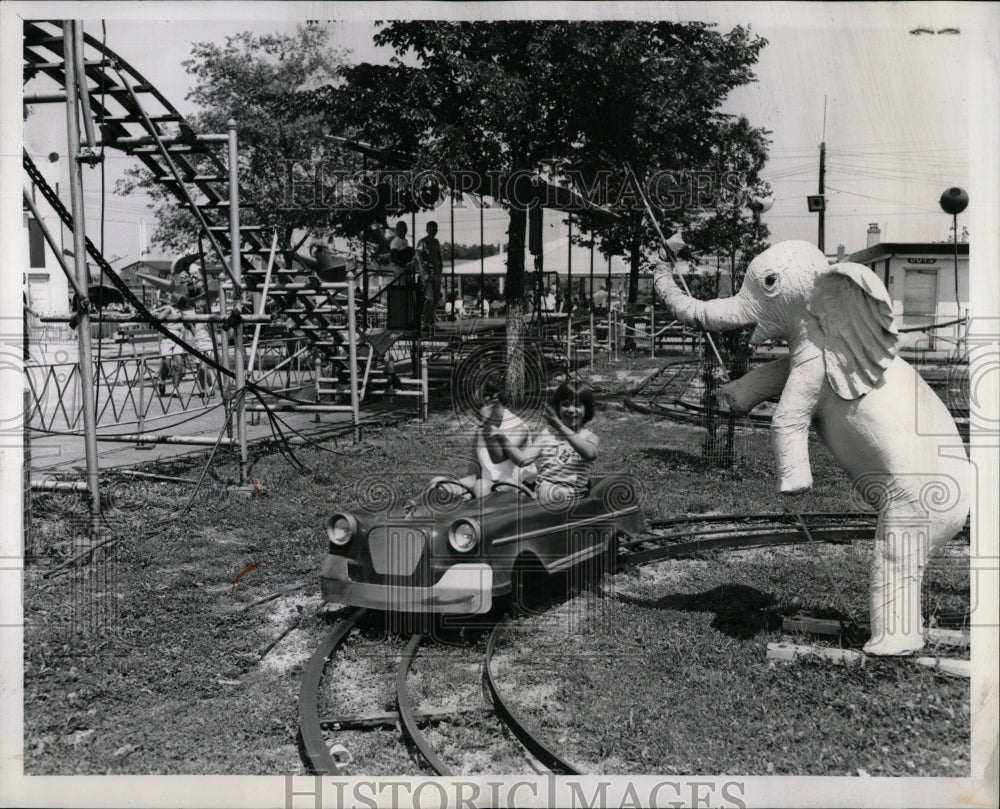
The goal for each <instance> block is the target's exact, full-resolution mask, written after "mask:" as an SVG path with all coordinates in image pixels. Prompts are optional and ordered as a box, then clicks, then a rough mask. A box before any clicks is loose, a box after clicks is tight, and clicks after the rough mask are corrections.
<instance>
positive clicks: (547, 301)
mask: <svg viewBox="0 0 1000 809" xmlns="http://www.w3.org/2000/svg"><path fill="white" fill-rule="evenodd" d="M542 311H543V312H549V313H551V312H555V311H556V293H555V291H554V290H553V289H552V287H551V286H550V287H549V288H548V289H546V290H545V294H544V295H542Z"/></svg>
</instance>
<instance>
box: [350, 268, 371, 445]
mask: <svg viewBox="0 0 1000 809" xmlns="http://www.w3.org/2000/svg"><path fill="white" fill-rule="evenodd" d="M369 350H371V349H370V348H369ZM347 355H348V358H347V362H348V364H349V372H350V377H351V420H352V421H353V422H354V443H355V444H357V443H358V442H359V441H360V440H361V403H360V402H359V401H358V329H357V317H356V314H355V311H354V273H352V272H350V271H349V272H348V273H347Z"/></svg>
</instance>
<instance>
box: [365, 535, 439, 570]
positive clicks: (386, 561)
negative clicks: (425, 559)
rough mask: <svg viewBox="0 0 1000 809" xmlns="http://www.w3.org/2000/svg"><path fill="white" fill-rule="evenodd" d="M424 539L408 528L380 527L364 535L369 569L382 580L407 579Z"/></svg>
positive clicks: (422, 550) (417, 561) (421, 553)
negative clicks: (405, 577)
mask: <svg viewBox="0 0 1000 809" xmlns="http://www.w3.org/2000/svg"><path fill="white" fill-rule="evenodd" d="M425 544H426V537H425V534H424V532H423V531H422V530H420V529H419V528H416V527H414V526H412V525H381V526H379V527H377V528H373V529H372V530H371V531H369V532H368V552H369V553H370V554H371V557H372V567H374V568H375V572H376V573H378V574H380V575H382V576H409V575H410V574H412V573H413V571H414V570H416V569H417V564H418V563H419V562H420V557H421V556H422V555H423V552H424V545H425Z"/></svg>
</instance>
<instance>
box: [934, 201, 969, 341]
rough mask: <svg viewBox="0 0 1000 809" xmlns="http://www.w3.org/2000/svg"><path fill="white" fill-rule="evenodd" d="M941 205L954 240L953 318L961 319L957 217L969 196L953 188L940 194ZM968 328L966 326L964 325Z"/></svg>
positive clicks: (959, 339)
mask: <svg viewBox="0 0 1000 809" xmlns="http://www.w3.org/2000/svg"><path fill="white" fill-rule="evenodd" d="M938 202H939V204H940V205H941V210H943V211H944V212H945V213H950V214H951V226H952V230H953V231H954V234H955V235H954V238H953V240H952V247H953V248H954V257H955V312H956V314H955V317H956V318H961V317H962V303H961V301H960V300H959V297H958V215H959V214H960V213H962V211H964V210H965V209H966V208H967V207H968V205H969V195H968V194H967V193H966V192H965V189H963V188H958V187H953V188H949V189H948V190H947V191H945V192H944V193H943V194H941V199H940V200H938ZM966 326H968V324H966ZM957 328H958V335H959V337H958V347H959V349H961V346H962V324H961V323H959V324H958V326H957Z"/></svg>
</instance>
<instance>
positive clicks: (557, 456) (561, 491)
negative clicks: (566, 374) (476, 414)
mask: <svg viewBox="0 0 1000 809" xmlns="http://www.w3.org/2000/svg"><path fill="white" fill-rule="evenodd" d="M543 416H544V418H545V421H546V425H547V426H546V428H545V429H543V430H542V431H541V433H540V434H539V435H538V437H537V438H536V439H535V440H534V441H533V442H532V443H531V445H530V446H529V447H528V448H527V449H525V450H521V449H520V448H518V447H515V446H513V445H511V443H510V442H509V441H508V440H507V438H506V437H505V436H503V435H499V436H498V437H497V438H498V440H499V442H500V444H501V445H502V446H503V448H504V451H505V452H506V454H507V455H508V456H510V457H511V458H513V460H514V461H515V462H516V463H518V464H519V465H521V466H525V465H527V464H530V463H532V462H534V463H535V464H536V465H537V469H538V475H537V477H536V481H535V495H536V497H537V498H538V502H539V503H541V504H542V505H543V506H544V505H548V506H558V505H565V504H568V503H570V502H573V501H575V500H578V499H579V498H581V497H583V496H584V495H586V493H587V490H588V489H589V487H590V471H591V469H592V468H593V465H594V461H595V460H596V459H597V451H598V445H599V443H600V442H599V440H598V438H597V436H596V435H595V434H594V433H593V431H591V430H590V429H588V428H587V427H586V426H584V425H586V424H587V423H588V422H589V421H590V420H591V419H592V418H593V417H594V394H593V393H592V392H591V390H590V387H589V386H588V385H587V383H586V382H584V381H583V380H566V381H565V382H563V383H562V384H561V385H560V386H559V387H558V388H556V391H555V393H553V394H552V401H551V403H550V404H546V406H545V410H544V413H543Z"/></svg>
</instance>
